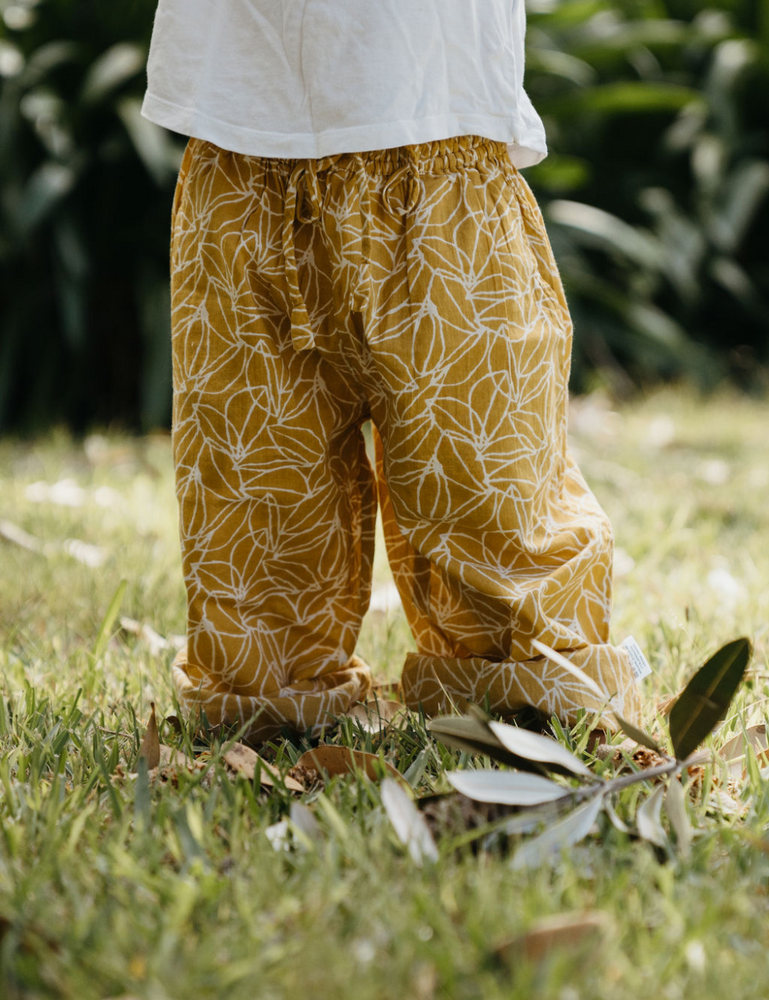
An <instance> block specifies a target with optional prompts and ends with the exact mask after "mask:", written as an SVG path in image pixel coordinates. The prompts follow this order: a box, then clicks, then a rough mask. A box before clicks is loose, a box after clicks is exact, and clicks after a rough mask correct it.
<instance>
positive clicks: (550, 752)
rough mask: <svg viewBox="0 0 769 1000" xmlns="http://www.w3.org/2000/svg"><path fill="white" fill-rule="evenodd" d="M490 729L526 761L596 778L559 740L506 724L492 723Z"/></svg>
mask: <svg viewBox="0 0 769 1000" xmlns="http://www.w3.org/2000/svg"><path fill="white" fill-rule="evenodd" d="M489 729H491V731H492V732H493V733H494V735H495V736H496V737H497V738H498V739H499V742H500V743H501V744H502V746H504V747H505V749H506V750H509V751H510V753H514V754H517V755H518V756H519V757H523V758H525V759H526V760H533V761H537V762H541V763H542V764H544V765H546V766H549V765H551V764H557V765H558V766H559V767H562V768H565V769H566V770H567V771H571V772H572V774H579V775H583V776H584V777H587V778H592V777H594V775H593V773H592V771H590V769H589V768H588V767H587V766H586V765H585V764H583V763H582V761H581V760H580V759H579V757H575V756H574V754H573V753H572V752H571V751H570V750H567V749H566V747H564V746H561V744H560V743H558V741H557V740H552V739H550V737H549V736H540V735H539V733H530V732H529V731H528V729H518V728H516V727H515V726H508V725H507V724H506V723H504V722H490V723H489Z"/></svg>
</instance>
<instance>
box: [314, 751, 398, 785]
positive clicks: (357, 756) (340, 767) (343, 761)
mask: <svg viewBox="0 0 769 1000" xmlns="http://www.w3.org/2000/svg"><path fill="white" fill-rule="evenodd" d="M296 766H297V767H312V768H315V770H316V771H327V772H328V773H329V774H355V772H356V771H363V772H364V773H365V774H366V777H368V778H370V779H371V780H372V781H378V780H379V778H380V776H381V774H380V769H381V767H382V766H384V769H385V771H386V772H387V774H388V775H389V776H390V777H391V778H396V779H397V780H398V781H402V780H403V775H401V774H400V773H399V772H398V771H396V770H395V768H394V767H393V766H392V764H388V763H387V761H386V760H382V758H381V757H377V755H376V754H373V753H364V752H363V751H362V750H350V748H349V747H336V746H327V745H324V746H319V747H316V748H315V749H314V750H308V751H307V752H306V753H303V754H302V756H301V757H300V758H299V760H298V761H297V762H296Z"/></svg>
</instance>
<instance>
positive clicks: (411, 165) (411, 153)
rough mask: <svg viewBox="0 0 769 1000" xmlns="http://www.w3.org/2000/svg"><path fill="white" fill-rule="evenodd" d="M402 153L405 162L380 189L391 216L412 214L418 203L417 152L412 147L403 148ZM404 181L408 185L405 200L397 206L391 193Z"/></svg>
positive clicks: (419, 189)
mask: <svg viewBox="0 0 769 1000" xmlns="http://www.w3.org/2000/svg"><path fill="white" fill-rule="evenodd" d="M404 152H405V154H406V162H405V163H403V164H401V166H400V167H398V169H397V170H396V171H395V173H393V174H391V176H390V177H389V178H388V180H387V183H386V184H385V186H384V187H383V188H382V200H383V201H384V203H385V204H386V205H387V207H388V208H389V209H390V211H391V212H392V214H393V215H407V214H408V213H409V212H413V211H414V209H415V208H416V207H417V205H418V203H419V196H420V193H421V185H420V181H419V161H418V158H417V152H416V150H415V149H414V147H413V146H406V147H404ZM404 180H405V181H406V183H407V185H408V188H407V194H406V200H405V201H404V203H403V205H401V206H398V205H397V204H396V203H395V202H394V201H393V191H394V190H395V188H396V187H397V186H398V184H400V183H401V181H404Z"/></svg>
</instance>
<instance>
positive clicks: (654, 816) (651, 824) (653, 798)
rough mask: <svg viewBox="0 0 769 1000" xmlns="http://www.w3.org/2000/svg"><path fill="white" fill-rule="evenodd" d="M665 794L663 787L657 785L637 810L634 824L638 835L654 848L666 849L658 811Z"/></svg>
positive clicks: (660, 808) (665, 836)
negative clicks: (636, 826)
mask: <svg viewBox="0 0 769 1000" xmlns="http://www.w3.org/2000/svg"><path fill="white" fill-rule="evenodd" d="M664 792H665V786H664V785H657V787H656V788H655V789H654V791H653V792H652V793H651V795H650V796H649V798H648V799H646V800H645V802H644V803H643V805H642V806H641V807H640V809H639V810H638V815H637V816H636V823H637V825H638V834H639V836H641V837H643V838H644V840H648V841H649V842H650V843H652V844H654V845H655V846H656V847H666V846H667V842H668V838H667V835H666V834H665V830H664V829H663V826H662V823H661V822H660V811H661V810H662V796H663V794H664Z"/></svg>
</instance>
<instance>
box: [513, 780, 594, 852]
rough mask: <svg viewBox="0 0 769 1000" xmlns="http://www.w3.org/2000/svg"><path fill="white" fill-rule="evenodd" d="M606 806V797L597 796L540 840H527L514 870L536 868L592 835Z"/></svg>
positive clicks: (559, 822) (540, 836)
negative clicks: (604, 802) (603, 807)
mask: <svg viewBox="0 0 769 1000" xmlns="http://www.w3.org/2000/svg"><path fill="white" fill-rule="evenodd" d="M602 806H603V796H602V795H601V794H600V793H598V794H596V795H594V796H593V797H592V798H590V799H588V800H587V802H585V803H584V804H583V805H581V806H577V808H576V809H574V810H573V811H572V812H570V813H569V814H568V815H567V816H565V817H564V818H563V819H562V820H559V821H558V822H557V823H554V824H553V825H552V826H551V827H549V828H548V829H547V830H545V832H544V833H541V834H540V835H539V836H538V837H534V838H533V839H532V840H529V841H527V842H526V843H525V844H523V845H522V846H521V847H519V848H518V850H517V851H516V852H515V855H514V857H513V865H512V866H513V869H514V870H518V869H521V868H533V867H535V866H536V865H539V864H542V862H543V861H545V860H547V858H548V857H549V856H550V855H551V854H553V853H555V852H556V851H560V850H563V848H565V847H571V845H572V844H576V843H577V841H579V840H582V838H583V837H586V836H587V835H588V833H590V829H591V827H592V825H593V823H595V821H596V819H597V818H598V814H599V813H600V811H601V808H602Z"/></svg>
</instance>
